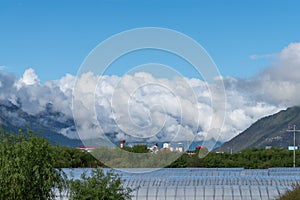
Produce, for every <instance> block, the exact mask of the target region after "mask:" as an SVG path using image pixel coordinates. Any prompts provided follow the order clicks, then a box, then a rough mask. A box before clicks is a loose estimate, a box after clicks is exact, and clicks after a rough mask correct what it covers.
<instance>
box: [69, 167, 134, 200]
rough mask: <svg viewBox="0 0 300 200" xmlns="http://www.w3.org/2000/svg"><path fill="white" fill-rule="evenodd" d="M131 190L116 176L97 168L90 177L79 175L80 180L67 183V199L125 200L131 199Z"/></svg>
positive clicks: (84, 174)
mask: <svg viewBox="0 0 300 200" xmlns="http://www.w3.org/2000/svg"><path fill="white" fill-rule="evenodd" d="M131 192H132V189H130V188H125V187H123V185H122V180H121V178H120V176H119V175H118V174H115V173H113V172H112V171H108V172H107V173H104V172H103V170H101V169H99V168H97V169H93V170H92V172H91V176H88V175H87V174H86V173H83V174H82V175H81V180H73V179H72V180H70V181H69V193H70V194H69V197H70V199H71V200H115V199H118V200H127V199H131V197H132V196H131Z"/></svg>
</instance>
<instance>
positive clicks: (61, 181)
mask: <svg viewBox="0 0 300 200" xmlns="http://www.w3.org/2000/svg"><path fill="white" fill-rule="evenodd" d="M0 143H1V144H0V199H7V200H10V199H13V200H19V199H20V200H21V199H22V200H24V199H41V200H42V199H55V198H56V192H55V189H58V190H59V191H60V192H61V191H63V189H64V188H65V186H66V184H65V180H66V179H65V175H64V173H63V172H62V171H61V170H59V169H55V168H54V161H55V155H54V153H53V151H52V146H51V145H50V143H49V142H48V141H46V140H45V139H43V138H40V137H37V136H34V135H33V134H32V132H31V131H27V132H25V133H24V132H22V131H21V130H20V131H19V133H18V134H15V133H13V132H8V131H5V130H0Z"/></svg>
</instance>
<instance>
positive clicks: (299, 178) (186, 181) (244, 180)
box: [73, 168, 300, 200]
mask: <svg viewBox="0 0 300 200" xmlns="http://www.w3.org/2000/svg"><path fill="white" fill-rule="evenodd" d="M75 170H82V169H75ZM106 170H108V169H105V170H104V171H106ZM145 171H151V172H147V173H145ZM115 172H117V173H119V174H120V175H121V176H122V179H124V186H126V187H130V188H133V189H135V190H134V192H133V193H132V194H133V199H134V200H169V199H170V200H176V199H177V200H200V199H201V200H203V199H204V200H205V199H207V200H232V199H234V200H268V199H269V200H271V199H276V198H278V197H279V196H280V195H281V194H283V193H285V192H286V191H287V190H288V189H292V187H293V185H295V184H300V168H271V169H258V170H257V169H243V168H217V169H215V168H214V169H209V168H163V169H156V170H154V169H133V168H131V169H118V170H116V171H115ZM73 173H74V172H73ZM78 173H79V171H78ZM75 174H76V172H75Z"/></svg>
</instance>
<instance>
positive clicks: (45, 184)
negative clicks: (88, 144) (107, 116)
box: [0, 129, 132, 200]
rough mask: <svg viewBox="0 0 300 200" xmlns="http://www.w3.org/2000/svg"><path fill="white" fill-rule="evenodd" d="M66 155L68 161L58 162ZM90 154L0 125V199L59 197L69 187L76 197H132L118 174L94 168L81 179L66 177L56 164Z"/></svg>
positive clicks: (75, 160)
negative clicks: (55, 145)
mask: <svg viewBox="0 0 300 200" xmlns="http://www.w3.org/2000/svg"><path fill="white" fill-rule="evenodd" d="M63 156H66V160H64V161H63V162H65V163H58V160H59V159H62V157H63ZM90 156H91V155H90V154H88V153H87V152H81V151H79V150H77V149H76V150H74V149H70V148H65V147H53V146H51V144H50V143H49V142H48V141H47V140H45V139H43V138H41V137H38V136H35V135H34V134H33V133H32V132H31V131H27V132H23V131H21V130H20V131H19V133H17V134H15V133H13V132H8V131H5V130H3V129H0V200H27V199H28V200H33V199H38V200H46V199H57V197H56V195H57V194H58V193H59V194H61V195H62V193H63V192H64V193H65V192H66V191H69V194H70V198H71V199H74V200H75V199H83V200H84V199H93V200H97V199H107V200H109V199H121V200H122V199H124V200H125V199H130V197H131V196H130V193H131V191H132V190H131V189H129V188H124V187H123V186H122V180H121V178H120V177H119V175H117V174H114V173H113V172H108V173H107V174H104V173H103V171H102V170H101V169H95V170H94V171H93V172H92V174H91V176H87V175H86V174H85V173H84V174H82V177H81V178H82V179H81V180H67V177H66V175H65V174H64V173H63V171H62V170H61V168H59V167H57V165H60V164H62V165H63V166H65V165H69V164H72V166H74V165H73V164H74V163H77V164H78V163H80V162H82V161H86V162H84V163H85V164H91V163H94V161H95V159H94V158H93V159H92V158H91V157H90ZM69 159H70V160H71V161H69ZM89 161H93V162H91V163H90V162H89ZM80 166H81V165H80Z"/></svg>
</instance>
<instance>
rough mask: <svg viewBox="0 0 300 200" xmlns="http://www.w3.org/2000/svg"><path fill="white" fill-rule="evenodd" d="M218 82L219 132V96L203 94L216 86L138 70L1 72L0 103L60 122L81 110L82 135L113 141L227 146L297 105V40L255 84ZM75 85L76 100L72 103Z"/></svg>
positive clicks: (299, 84) (299, 70) (299, 45)
mask: <svg viewBox="0 0 300 200" xmlns="http://www.w3.org/2000/svg"><path fill="white" fill-rule="evenodd" d="M100 80H101V81H100ZM221 80H222V81H223V82H224V85H225V90H226V91H225V92H226V96H227V98H226V116H225V121H224V126H223V128H222V129H221V130H213V129H212V128H211V124H213V123H214V121H213V119H212V117H211V116H212V112H213V107H212V105H211V98H210V97H211V93H216V94H215V95H218V94H217V92H218V91H217V90H214V89H210V90H208V88H214V87H213V84H214V83H206V82H204V81H202V80H199V79H189V78H184V77H174V78H173V79H162V78H159V79H158V78H155V77H153V76H152V75H151V74H148V73H143V72H139V73H136V74H134V75H125V76H124V77H118V76H95V75H94V74H92V73H90V72H87V73H85V74H82V75H81V76H80V77H75V76H73V75H70V74H67V75H66V76H64V77H62V78H61V79H59V80H52V81H47V82H45V83H41V82H40V81H39V78H38V76H37V75H36V74H35V72H34V70H33V69H31V68H30V69H27V70H26V71H25V72H24V75H23V77H21V78H19V79H18V78H16V77H14V76H12V75H9V74H6V73H4V72H0V100H1V101H5V100H9V101H11V102H12V103H13V104H15V105H17V106H19V107H21V109H22V110H24V111H25V112H27V113H29V114H31V115H35V114H38V113H41V112H43V111H45V110H46V109H47V106H49V103H51V104H52V105H53V106H52V107H51V109H53V110H55V111H59V112H62V113H64V114H65V119H60V120H66V119H70V118H72V117H73V112H72V111H73V109H74V106H78V108H80V109H77V111H76V115H77V116H78V120H77V121H76V123H77V128H78V129H81V130H84V133H85V135H84V136H83V137H84V138H94V137H98V134H99V130H98V129H97V128H95V127H97V126H98V125H100V127H101V132H103V133H105V134H108V135H110V136H111V137H114V138H115V139H118V140H122V139H125V140H130V139H134V138H139V139H142V140H149V141H155V140H160V141H167V140H174V139H175V140H186V139H187V138H189V140H191V138H193V137H194V136H196V139H199V140H201V139H203V138H205V137H206V139H207V138H214V139H219V140H222V141H226V140H228V139H230V138H232V137H234V136H235V135H237V134H238V133H240V132H241V131H243V130H244V129H245V128H247V127H248V126H249V125H251V124H252V123H253V122H254V121H256V120H257V119H259V118H261V117H263V116H266V115H269V114H273V113H275V112H277V111H279V110H281V109H284V108H286V107H288V106H294V105H299V104H300V93H299V91H298V90H297V89H298V88H300V43H292V44H290V45H288V46H287V47H286V48H284V49H283V50H282V51H281V52H280V53H278V54H275V60H274V62H273V63H272V64H271V66H269V67H268V68H266V69H265V70H264V71H263V72H262V73H261V74H259V75H258V76H256V77H254V78H252V79H248V80H243V79H235V78H232V77H227V78H221ZM218 81H220V78H219V79H218ZM75 83H77V86H78V87H79V88H80V92H79V93H77V94H76V95H79V96H80V98H79V99H78V98H77V100H76V102H72V95H73V87H74V85H75ZM208 84H210V85H209V86H210V87H208ZM95 85H96V86H97V87H96V90H94V89H93V88H95ZM72 103H74V104H72ZM91 105H92V107H93V109H92V110H91ZM72 106H73V107H72ZM91 112H96V116H97V119H95V118H93V117H91V116H93V115H91ZM14 118H15V120H16V121H17V122H18V124H20V123H21V124H22V123H24V122H23V121H22V120H21V119H18V116H17V115H14ZM74 130H75V129H74V127H70V128H69V129H68V128H67V129H66V128H64V129H63V130H61V131H60V132H61V133H62V134H64V135H66V136H68V137H71V138H74V137H78V136H77V134H76V133H75V132H74ZM219 136H220V137H219Z"/></svg>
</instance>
